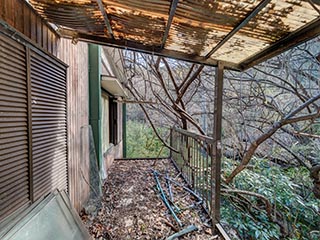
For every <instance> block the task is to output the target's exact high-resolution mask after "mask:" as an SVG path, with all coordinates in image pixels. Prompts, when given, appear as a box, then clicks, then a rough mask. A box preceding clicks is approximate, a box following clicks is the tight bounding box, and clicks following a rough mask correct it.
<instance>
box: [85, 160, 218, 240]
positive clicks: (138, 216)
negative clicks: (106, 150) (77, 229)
mask: <svg viewBox="0 0 320 240" xmlns="http://www.w3.org/2000/svg"><path fill="white" fill-rule="evenodd" d="M153 171H157V173H159V175H161V176H165V175H166V174H168V175H167V176H169V178H171V179H174V180H175V181H177V182H178V183H180V184H181V185H182V186H185V187H188V186H187V185H186V183H185V182H184V181H183V179H182V178H181V177H179V174H178V172H177V171H176V169H175V168H174V166H173V164H172V163H171V161H170V160H162V159H161V160H160V159H159V160H156V161H153V160H116V161H115V162H114V164H113V165H112V167H111V168H110V170H109V171H108V178H107V180H106V181H105V183H104V186H103V196H102V199H101V201H99V203H97V204H96V206H95V207H94V209H96V210H95V211H93V212H92V211H82V212H81V218H82V220H83V222H84V223H85V225H86V227H87V228H88V230H89V232H90V234H91V235H92V237H93V238H94V239H99V240H107V239H113V240H127V239H128V240H129V239H130V240H132V239H146V240H147V239H150V240H151V239H152V240H153V239H159V240H160V239H166V238H168V237H169V236H171V235H173V234H175V233H177V232H179V231H181V230H183V229H184V228H186V227H188V226H190V225H194V226H196V227H197V229H198V230H197V231H192V232H190V233H188V234H185V235H183V236H181V237H179V239H185V240H186V239H188V240H213V239H218V240H219V239H222V237H221V238H220V236H217V235H212V233H211V228H210V225H209V224H210V223H208V222H209V217H208V215H207V213H206V212H205V211H204V210H203V208H202V206H201V205H200V204H197V202H198V199H196V198H195V197H194V196H193V195H192V194H190V193H189V192H187V191H185V190H184V189H183V188H182V187H181V186H177V185H175V184H170V186H171V192H172V198H173V203H174V205H175V210H177V209H178V210H179V211H176V215H177V217H178V218H179V219H180V220H181V222H182V224H183V226H182V227H180V226H179V224H177V222H176V221H175V219H174V218H173V216H172V214H170V212H169V211H168V208H167V207H166V205H165V204H164V202H163V200H162V199H161V196H160V193H159V191H158V189H157V184H156V181H155V177H154V174H153ZM159 180H160V184H161V187H162V189H163V191H164V192H165V195H166V196H167V198H168V199H170V198H171V197H170V193H169V192H170V190H169V188H168V187H167V185H166V180H165V179H164V177H159ZM170 203H171V204H172V202H170Z"/></svg>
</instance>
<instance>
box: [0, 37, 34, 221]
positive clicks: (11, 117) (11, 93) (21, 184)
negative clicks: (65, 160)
mask: <svg viewBox="0 0 320 240" xmlns="http://www.w3.org/2000/svg"><path fill="white" fill-rule="evenodd" d="M27 109H28V106H27V81H26V50H25V47H24V46H23V45H21V44H19V43H17V42H15V41H14V40H11V39H9V38H7V37H5V36H3V35H1V34H0V221H1V220H2V219H3V218H4V217H5V216H7V215H8V214H10V213H11V212H13V211H14V210H16V209H18V208H20V207H22V206H23V205H27V204H28V203H29V199H30V196H29V182H28V177H29V167H28V166H29V160H28V129H27V126H28V112H27Z"/></svg>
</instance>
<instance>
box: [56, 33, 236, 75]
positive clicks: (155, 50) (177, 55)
mask: <svg viewBox="0 0 320 240" xmlns="http://www.w3.org/2000/svg"><path fill="white" fill-rule="evenodd" d="M58 33H59V34H60V35H61V36H62V37H64V38H69V39H70V38H71V39H74V40H75V41H84V42H88V43H95V44H100V45H104V46H109V47H116V48H120V49H129V50H133V51H137V52H142V53H148V54H154V55H157V56H163V57H169V58H174V59H178V60H183V61H187V62H192V63H198V64H204V65H208V66H217V64H218V63H217V61H216V60H214V59H211V58H209V59H206V58H205V57H201V56H194V55H190V54H187V53H183V52H178V51H174V50H168V49H163V48H161V47H160V46H159V47H155V46H148V45H144V44H141V43H137V42H134V41H130V40H125V39H119V40H117V39H111V38H107V37H101V36H94V35H90V34H85V33H78V32H76V31H74V30H70V29H66V28H60V29H59V30H58ZM223 64H224V66H225V68H226V69H232V70H236V71H239V70H240V68H239V65H238V64H235V63H232V62H225V61H223Z"/></svg>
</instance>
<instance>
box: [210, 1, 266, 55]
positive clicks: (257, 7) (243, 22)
mask: <svg viewBox="0 0 320 240" xmlns="http://www.w3.org/2000/svg"><path fill="white" fill-rule="evenodd" d="M270 1H271V0H263V1H262V2H260V3H259V5H258V6H256V7H255V9H253V11H252V12H250V13H249V15H247V16H246V17H245V18H244V19H243V20H242V21H241V22H240V23H239V24H238V25H237V26H236V27H235V28H234V29H232V30H231V32H229V33H228V34H227V35H226V36H225V37H224V38H223V39H222V40H221V41H220V42H219V43H218V44H217V45H216V46H215V47H214V48H212V49H211V51H210V52H209V53H208V54H207V55H206V56H205V58H210V57H211V55H212V54H214V53H215V52H216V51H217V50H218V49H219V48H220V47H221V46H222V45H223V44H225V43H226V42H227V41H228V40H229V39H230V38H231V37H233V35H235V34H236V33H237V32H238V31H239V30H240V29H241V28H242V27H244V26H245V25H246V24H247V23H248V22H249V21H250V20H251V19H252V18H254V17H255V16H256V15H257V14H258V13H259V12H260V11H261V10H262V9H263V8H264V7H265V6H266V5H267V4H268V3H269V2H270Z"/></svg>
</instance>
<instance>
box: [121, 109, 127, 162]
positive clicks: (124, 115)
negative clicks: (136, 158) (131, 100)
mask: <svg viewBox="0 0 320 240" xmlns="http://www.w3.org/2000/svg"><path fill="white" fill-rule="evenodd" d="M122 145H123V158H126V157H127V105H126V104H125V103H123V104H122Z"/></svg>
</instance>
